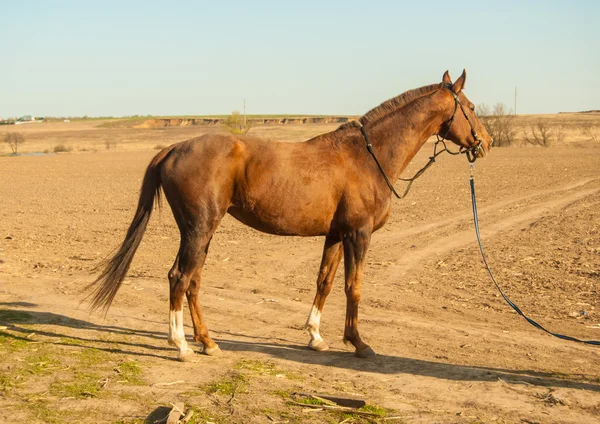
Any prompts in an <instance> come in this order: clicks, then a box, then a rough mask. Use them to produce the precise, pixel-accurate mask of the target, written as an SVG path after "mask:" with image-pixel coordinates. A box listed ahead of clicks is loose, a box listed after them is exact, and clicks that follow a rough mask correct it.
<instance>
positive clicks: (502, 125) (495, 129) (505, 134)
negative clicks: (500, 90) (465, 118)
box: [476, 103, 517, 147]
mask: <svg viewBox="0 0 600 424" xmlns="http://www.w3.org/2000/svg"><path fill="white" fill-rule="evenodd" d="M476 113H477V115H478V116H479V118H480V119H481V121H482V122H483V124H484V125H485V128H486V129H487V132H488V134H489V135H490V136H491V137H492V138H493V139H494V146H498V147H502V146H510V145H511V144H513V143H514V141H515V136H516V134H517V128H516V126H515V122H514V118H515V115H513V114H512V111H508V112H507V110H506V106H505V105H504V104H502V103H496V105H495V106H494V110H493V111H492V110H490V107H489V106H488V105H486V104H480V105H478V106H477V109H476Z"/></svg>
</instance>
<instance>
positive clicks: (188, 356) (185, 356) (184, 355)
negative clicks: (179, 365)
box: [177, 349, 196, 362]
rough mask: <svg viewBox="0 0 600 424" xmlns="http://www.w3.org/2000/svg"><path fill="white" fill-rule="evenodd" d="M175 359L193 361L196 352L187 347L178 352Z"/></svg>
mask: <svg viewBox="0 0 600 424" xmlns="http://www.w3.org/2000/svg"><path fill="white" fill-rule="evenodd" d="M177 359H178V360H179V361H181V362H194V361H195V360H196V354H195V353H194V351H193V350H191V349H188V350H186V351H185V352H179V355H177Z"/></svg>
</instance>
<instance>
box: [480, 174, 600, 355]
mask: <svg viewBox="0 0 600 424" xmlns="http://www.w3.org/2000/svg"><path fill="white" fill-rule="evenodd" d="M474 165H475V164H474V163H471V179H470V184H471V203H473V222H474V223H475V233H476V234H477V243H479V251H480V252H481V257H482V258H483V263H484V264H485V269H487V272H488V274H490V277H491V279H492V281H493V282H494V285H495V286H496V288H497V289H498V291H499V292H500V294H501V295H502V297H503V298H504V300H506V303H508V304H509V305H510V307H511V308H513V309H514V310H515V311H516V312H517V313H518V314H519V315H521V316H522V317H523V318H525V319H526V320H527V322H528V323H529V324H531V325H533V326H534V327H536V328H539V329H540V330H542V331H545V332H546V333H548V334H550V335H552V336H554V337H558V338H559V339H563V340H570V341H572V342H578V343H585V344H588V345H594V346H600V341H596V340H579V339H576V338H575V337H571V336H565V335H563V334H558V333H553V332H552V331H548V330H546V329H545V328H544V327H542V326H541V325H540V324H538V323H537V322H535V321H534V320H532V319H531V318H529V317H528V316H526V315H525V314H524V313H523V312H522V311H521V310H520V309H519V307H518V306H517V305H515V304H514V303H513V302H512V301H511V300H510V299H509V298H508V297H506V295H505V294H504V292H503V291H502V289H501V288H500V286H499V285H498V283H497V282H496V279H495V278H494V275H493V274H492V270H491V269H490V267H489V265H488V263H487V260H486V258H485V253H483V246H482V244H481V235H480V233H479V218H478V217H477V201H476V200H475V180H474V179H473V166H474Z"/></svg>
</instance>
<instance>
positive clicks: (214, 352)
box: [203, 345, 223, 356]
mask: <svg viewBox="0 0 600 424" xmlns="http://www.w3.org/2000/svg"><path fill="white" fill-rule="evenodd" d="M203 353H204V354H205V355H208V356H221V354H222V353H223V351H222V350H221V349H220V348H219V345H215V346H214V347H204V351H203Z"/></svg>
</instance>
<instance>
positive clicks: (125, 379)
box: [115, 361, 146, 386]
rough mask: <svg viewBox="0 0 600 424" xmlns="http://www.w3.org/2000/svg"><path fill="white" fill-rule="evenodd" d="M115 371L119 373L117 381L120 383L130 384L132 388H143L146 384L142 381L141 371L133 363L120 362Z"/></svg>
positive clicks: (135, 363) (136, 364)
mask: <svg viewBox="0 0 600 424" xmlns="http://www.w3.org/2000/svg"><path fill="white" fill-rule="evenodd" d="M115 370H116V371H117V372H118V373H119V380H120V382H122V383H127V384H131V385H133V386H143V385H145V384H146V382H145V381H144V380H142V378H141V375H142V369H141V368H140V365H139V364H138V363H137V362H135V361H127V362H121V363H120V364H119V365H118V366H117V367H116V368H115Z"/></svg>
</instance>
